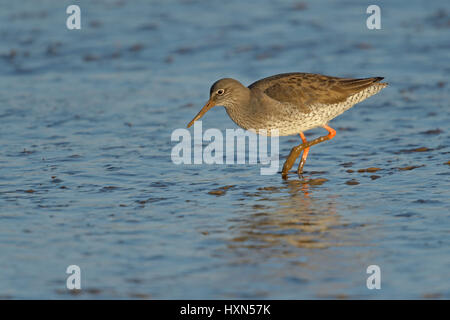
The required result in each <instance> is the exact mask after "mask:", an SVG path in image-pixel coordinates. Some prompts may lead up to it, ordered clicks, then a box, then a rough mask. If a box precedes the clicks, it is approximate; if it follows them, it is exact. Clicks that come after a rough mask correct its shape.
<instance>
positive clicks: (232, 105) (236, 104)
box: [225, 87, 254, 129]
mask: <svg viewBox="0 0 450 320" xmlns="http://www.w3.org/2000/svg"><path fill="white" fill-rule="evenodd" d="M244 89H245V90H244ZM252 100H253V99H252V92H251V91H250V89H248V88H246V87H243V90H240V91H239V93H238V94H235V95H234V96H233V99H231V100H230V101H229V104H228V105H227V106H225V109H226V111H227V114H228V116H229V117H230V118H231V120H233V121H234V122H235V123H236V124H237V125H238V126H240V127H241V128H244V129H252V128H253V127H252V121H251V119H252V117H253V116H254V110H253V107H254V103H252Z"/></svg>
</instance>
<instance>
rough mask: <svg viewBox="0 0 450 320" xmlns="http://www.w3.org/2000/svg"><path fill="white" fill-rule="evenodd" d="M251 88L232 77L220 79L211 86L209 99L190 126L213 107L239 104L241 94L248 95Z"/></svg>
mask: <svg viewBox="0 0 450 320" xmlns="http://www.w3.org/2000/svg"><path fill="white" fill-rule="evenodd" d="M248 91H249V89H248V88H246V87H245V86H244V85H242V83H240V82H239V81H237V80H234V79H231V78H224V79H220V80H218V81H216V82H214V84H213V85H212V86H211V89H210V90H209V100H208V102H207V103H206V104H205V106H204V107H203V108H202V109H201V110H200V112H199V113H198V114H197V115H196V116H195V117H194V119H192V121H191V122H189V124H188V126H187V127H188V128H189V127H190V126H192V124H193V123H194V122H195V121H197V120H198V119H200V118H201V117H203V115H204V114H205V113H206V112H207V111H208V110H209V109H211V108H212V107H215V106H224V107H225V108H229V107H233V106H235V105H237V104H238V103H239V102H241V100H242V99H243V98H240V97H241V96H244V97H245V96H246V95H248Z"/></svg>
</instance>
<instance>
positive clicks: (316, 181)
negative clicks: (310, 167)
mask: <svg viewBox="0 0 450 320" xmlns="http://www.w3.org/2000/svg"><path fill="white" fill-rule="evenodd" d="M327 181H328V179H325V178H317V179H310V180H308V181H304V183H305V184H309V185H311V186H320V185H322V184H324V183H325V182H327Z"/></svg>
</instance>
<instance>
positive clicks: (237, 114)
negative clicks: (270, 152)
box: [187, 72, 388, 178]
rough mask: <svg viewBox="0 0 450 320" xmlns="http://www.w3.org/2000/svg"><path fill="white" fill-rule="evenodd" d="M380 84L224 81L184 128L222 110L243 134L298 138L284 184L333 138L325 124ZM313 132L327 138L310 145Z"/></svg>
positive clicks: (286, 76) (301, 77)
mask: <svg viewBox="0 0 450 320" xmlns="http://www.w3.org/2000/svg"><path fill="white" fill-rule="evenodd" d="M383 79H384V78H383V77H370V78H340V77H333V76H326V75H322V74H314V73H303V72H292V73H282V74H277V75H273V76H270V77H267V78H263V79H261V80H258V81H256V82H254V83H252V84H250V85H249V86H248V87H246V86H244V85H243V84H242V83H241V82H239V81H238V80H235V79H232V78H223V79H220V80H217V81H216V82H214V84H213V85H212V86H211V88H210V92H209V100H208V102H207V103H206V104H205V106H204V107H203V108H202V109H201V110H200V112H199V113H198V114H197V115H196V116H195V117H194V118H193V119H192V121H191V122H189V124H188V125H187V127H188V128H189V127H190V126H192V124H193V123H194V122H195V121H197V120H198V119H200V118H201V117H203V115H204V114H205V113H206V112H207V111H208V110H210V109H211V108H213V107H215V106H224V107H225V110H226V112H227V114H228V116H229V117H230V118H231V120H233V121H234V122H235V123H236V124H237V125H238V126H239V127H241V128H243V129H245V130H251V131H254V132H256V133H259V132H265V134H266V135H271V133H272V132H277V133H278V135H279V136H289V135H300V138H301V140H302V143H301V144H299V145H298V146H295V147H293V148H292V150H291V152H290V154H289V156H288V157H287V159H286V162H285V163H284V165H283V170H282V172H281V174H282V176H283V178H286V177H287V175H288V172H289V170H290V169H291V168H292V166H293V165H294V163H295V161H296V160H297V158H298V157H299V156H300V153H301V152H302V151H303V154H302V156H301V159H300V163H299V165H298V168H297V174H298V175H299V176H300V175H302V174H303V168H304V165H305V162H306V158H307V157H308V154H309V149H310V147H311V146H313V145H315V144H318V143H321V142H323V141H327V140H331V139H333V137H334V136H335V135H336V130H334V129H333V128H332V127H330V126H329V125H328V123H329V122H330V121H331V120H332V119H334V118H336V117H337V116H339V115H340V114H342V113H343V112H345V111H346V110H348V109H350V108H351V107H353V106H354V105H355V104H357V103H359V102H361V101H363V100H365V99H367V98H368V97H370V96H372V95H374V94H376V93H378V92H379V91H380V90H381V89H383V88H385V87H386V86H387V85H388V83H386V82H380V81H381V80H383ZM317 127H322V128H324V129H325V130H327V131H328V134H327V135H325V136H321V137H319V138H317V139H315V140H311V141H308V140H307V139H306V137H305V134H304V132H305V131H308V130H311V129H314V128H317ZM261 130H263V131H261ZM272 130H277V131H272Z"/></svg>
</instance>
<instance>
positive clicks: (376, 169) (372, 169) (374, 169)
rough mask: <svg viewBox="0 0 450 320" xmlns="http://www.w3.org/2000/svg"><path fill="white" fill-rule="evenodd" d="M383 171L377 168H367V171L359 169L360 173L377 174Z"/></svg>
mask: <svg viewBox="0 0 450 320" xmlns="http://www.w3.org/2000/svg"><path fill="white" fill-rule="evenodd" d="M379 170H381V168H377V167H370V168H366V169H359V170H358V172H360V173H361V172H377V171H379Z"/></svg>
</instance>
